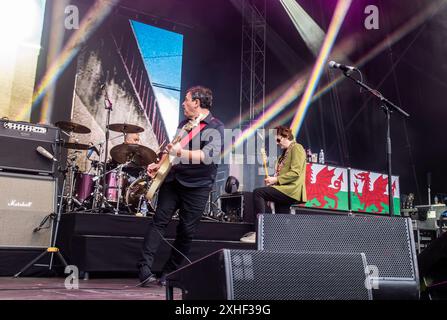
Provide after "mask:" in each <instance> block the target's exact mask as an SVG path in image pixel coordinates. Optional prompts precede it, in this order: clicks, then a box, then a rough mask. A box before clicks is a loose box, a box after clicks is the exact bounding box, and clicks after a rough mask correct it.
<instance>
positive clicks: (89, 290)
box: [0, 277, 181, 300]
mask: <svg viewBox="0 0 447 320" xmlns="http://www.w3.org/2000/svg"><path fill="white" fill-rule="evenodd" d="M64 282H65V278H17V279H13V278H11V277H4V278H0V283H1V289H0V300H165V287H163V286H160V285H158V284H155V283H154V284H150V285H149V286H148V287H144V288H140V287H135V286H136V285H137V284H138V280H136V279H90V280H88V281H86V280H80V281H79V289H66V288H65V285H64ZM174 299H175V300H180V299H181V292H180V291H179V290H175V292H174Z"/></svg>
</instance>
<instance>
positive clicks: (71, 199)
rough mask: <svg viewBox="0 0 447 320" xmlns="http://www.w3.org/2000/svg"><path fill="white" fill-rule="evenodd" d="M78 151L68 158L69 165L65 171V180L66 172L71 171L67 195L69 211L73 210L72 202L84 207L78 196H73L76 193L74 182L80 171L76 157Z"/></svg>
mask: <svg viewBox="0 0 447 320" xmlns="http://www.w3.org/2000/svg"><path fill="white" fill-rule="evenodd" d="M77 153H79V151H75V152H74V155H73V156H72V157H70V158H69V159H68V161H69V164H68V166H67V169H66V170H65V172H64V181H65V179H66V172H68V171H70V181H69V184H70V185H69V192H68V196H67V211H73V209H74V208H73V207H72V204H73V203H74V204H76V205H77V206H78V207H82V203H81V202H80V201H79V200H78V199H76V197H74V196H73V193H74V184H75V175H76V172H77V171H78V168H77V166H76V164H75V163H76V159H77V158H78V156H77Z"/></svg>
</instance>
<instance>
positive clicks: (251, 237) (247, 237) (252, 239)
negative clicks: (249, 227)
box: [240, 232, 256, 243]
mask: <svg viewBox="0 0 447 320" xmlns="http://www.w3.org/2000/svg"><path fill="white" fill-rule="evenodd" d="M240 241H241V242H245V243H256V232H249V233H246V234H244V236H243V237H242V238H241V240H240Z"/></svg>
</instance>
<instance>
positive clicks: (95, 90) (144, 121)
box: [71, 18, 183, 171]
mask: <svg viewBox="0 0 447 320" xmlns="http://www.w3.org/2000/svg"><path fill="white" fill-rule="evenodd" d="M182 54H183V36H182V35H180V34H178V33H174V32H171V31H167V30H164V29H160V28H156V27H152V26H149V25H147V24H144V23H140V22H136V21H131V20H128V19H124V18H116V19H114V21H113V24H111V25H108V26H107V28H104V30H101V31H100V32H98V33H97V34H95V36H93V37H92V38H91V39H90V40H89V41H88V43H87V44H86V45H85V46H84V48H83V49H82V52H81V53H80V55H79V58H78V65H77V74H76V84H75V95H74V101H73V108H72V116H71V120H72V121H73V122H76V123H80V124H82V125H84V126H87V127H88V128H90V129H91V131H92V132H91V134H88V135H80V134H78V135H76V134H75V135H73V137H71V140H72V141H76V142H79V143H86V144H88V143H92V144H98V143H99V142H101V141H104V139H105V127H106V121H107V111H106V109H105V105H106V104H107V103H108V102H107V101H106V94H107V95H108V98H109V100H110V102H111V103H112V105H113V111H112V112H111V114H110V123H111V124H114V123H127V124H133V125H138V126H140V127H143V128H144V129H145V131H144V132H143V133H141V134H140V137H141V141H142V144H143V145H144V146H146V147H149V148H151V149H153V150H154V151H158V150H159V146H160V144H162V143H163V142H169V140H170V139H171V138H172V136H173V135H174V134H175V130H176V126H177V124H178V121H179V110H180V100H181V99H180V84H181V67H182ZM110 138H111V140H110V143H109V151H110V149H111V148H112V147H113V146H115V145H118V144H121V143H123V138H122V137H120V136H119V133H116V132H111V135H110ZM85 154H86V152H85V151H84V152H83V154H82V156H81V157H79V160H78V166H79V167H80V168H81V170H82V171H88V170H89V167H90V162H89V161H88V160H86V157H85ZM91 158H92V159H95V158H97V155H93V156H92V157H91Z"/></svg>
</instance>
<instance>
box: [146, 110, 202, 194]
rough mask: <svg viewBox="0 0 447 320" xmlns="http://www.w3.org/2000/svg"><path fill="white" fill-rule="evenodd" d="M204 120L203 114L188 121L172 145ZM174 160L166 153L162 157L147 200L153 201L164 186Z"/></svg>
mask: <svg viewBox="0 0 447 320" xmlns="http://www.w3.org/2000/svg"><path fill="white" fill-rule="evenodd" d="M204 118H205V116H204V115H203V114H200V115H199V116H198V117H197V118H196V119H195V120H190V121H188V122H187V123H186V124H185V125H184V126H183V128H182V129H181V130H180V132H179V133H178V135H177V136H176V137H175V138H174V139H173V140H172V142H171V144H172V145H174V144H176V143H178V142H180V141H181V140H182V138H183V136H184V135H185V133H186V134H188V133H189V132H191V130H192V129H194V128H195V127H197V126H198V125H199V124H200V121H202V120H203V119H204ZM174 159H175V157H174V156H172V155H170V154H168V153H164V154H163V156H162V157H161V160H160V161H159V162H158V165H159V166H160V168H159V169H158V170H157V173H156V174H155V176H154V177H153V179H152V182H151V184H150V186H149V189H148V191H147V192H146V199H147V200H149V201H152V199H153V198H154V196H155V194H156V193H157V191H158V190H159V189H160V187H161V185H162V184H163V181H164V180H165V179H166V177H167V175H168V173H169V171H170V170H171V168H172V162H173V160H174Z"/></svg>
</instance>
